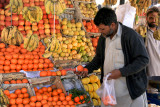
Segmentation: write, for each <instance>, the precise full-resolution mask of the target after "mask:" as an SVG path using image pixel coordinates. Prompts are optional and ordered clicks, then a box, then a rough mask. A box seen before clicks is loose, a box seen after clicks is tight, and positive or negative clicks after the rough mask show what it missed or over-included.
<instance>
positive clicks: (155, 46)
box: [146, 29, 160, 76]
mask: <svg viewBox="0 0 160 107" xmlns="http://www.w3.org/2000/svg"><path fill="white" fill-rule="evenodd" d="M153 33H154V31H152V30H151V29H148V30H147V37H148V40H147V47H146V48H147V51H148V54H149V57H150V62H149V64H148V74H149V76H160V41H158V40H155V39H154V37H153Z"/></svg>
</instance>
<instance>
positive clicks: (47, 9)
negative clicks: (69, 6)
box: [45, 1, 52, 14]
mask: <svg viewBox="0 0 160 107" xmlns="http://www.w3.org/2000/svg"><path fill="white" fill-rule="evenodd" d="M51 4H52V2H51V1H47V3H46V4H45V9H46V13H47V14H50V11H51V10H50V7H51Z"/></svg>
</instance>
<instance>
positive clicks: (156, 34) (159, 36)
mask: <svg viewBox="0 0 160 107" xmlns="http://www.w3.org/2000/svg"><path fill="white" fill-rule="evenodd" d="M153 37H154V39H156V40H160V30H159V29H158V30H156V31H154V33H153Z"/></svg>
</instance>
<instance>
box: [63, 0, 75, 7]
mask: <svg viewBox="0 0 160 107" xmlns="http://www.w3.org/2000/svg"><path fill="white" fill-rule="evenodd" d="M64 2H65V4H66V7H67V8H74V6H73V3H72V1H71V0H64Z"/></svg>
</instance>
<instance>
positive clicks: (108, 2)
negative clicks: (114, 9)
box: [103, 0, 117, 6]
mask: <svg viewBox="0 0 160 107" xmlns="http://www.w3.org/2000/svg"><path fill="white" fill-rule="evenodd" d="M116 3H117V0H104V2H103V5H104V6H105V5H115V4H116Z"/></svg>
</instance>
